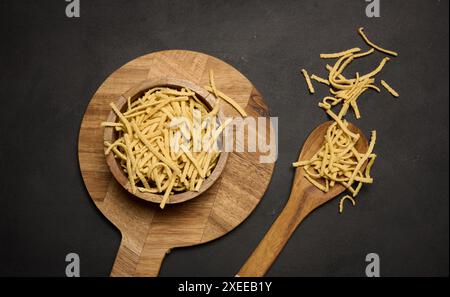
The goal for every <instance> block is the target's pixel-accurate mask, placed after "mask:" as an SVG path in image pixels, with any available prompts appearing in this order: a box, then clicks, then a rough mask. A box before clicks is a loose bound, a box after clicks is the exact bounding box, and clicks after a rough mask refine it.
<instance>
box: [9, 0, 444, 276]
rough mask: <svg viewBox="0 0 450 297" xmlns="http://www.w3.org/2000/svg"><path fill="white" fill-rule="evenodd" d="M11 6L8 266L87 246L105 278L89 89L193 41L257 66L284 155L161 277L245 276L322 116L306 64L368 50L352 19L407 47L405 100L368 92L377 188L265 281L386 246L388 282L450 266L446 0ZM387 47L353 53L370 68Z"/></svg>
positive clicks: (357, 261)
mask: <svg viewBox="0 0 450 297" xmlns="http://www.w3.org/2000/svg"><path fill="white" fill-rule="evenodd" d="M381 2H382V7H381V14H382V15H381V18H379V19H369V18H367V17H366V16H365V13H364V9H365V5H366V3H365V1H363V0H358V1H337V0H336V1H144V0H142V1H86V0H81V18H79V19H68V18H66V17H65V14H64V9H65V5H66V2H64V1H63V0H58V1H56V0H55V1H13V0H10V1H1V2H0V16H1V20H0V22H1V27H0V33H1V37H2V46H1V47H0V53H1V55H0V73H1V80H0V81H1V85H0V86H1V88H0V96H1V100H2V107H1V109H0V124H1V126H0V127H1V128H0V139H1V141H0V172H1V182H0V202H1V203H0V235H1V239H0V254H1V255H2V263H1V265H0V275H3V276H5V275H12V276H48V275H50V276H63V275H64V269H65V265H66V263H65V262H64V258H65V255H66V254H67V253H69V252H77V253H79V254H80V257H81V274H82V276H105V275H108V274H109V272H110V269H111V267H112V263H113V261H114V257H115V253H116V250H117V248H118V245H119V241H120V238H119V233H118V232H117V231H116V230H115V229H114V228H113V227H112V225H111V224H110V223H109V222H108V221H107V220H106V219H104V218H103V217H102V215H101V214H100V212H98V211H97V209H96V208H95V206H94V204H93V203H92V202H91V200H90V198H89V197H88V193H87V191H86V190H85V188H84V185H83V182H82V179H81V176H80V173H79V170H78V160H77V135H78V129H79V125H80V122H81V119H82V116H83V112H84V109H85V108H86V106H87V104H88V102H89V99H90V98H91V96H92V95H93V93H94V92H95V90H96V89H97V88H98V86H99V85H100V84H101V83H102V81H103V80H104V79H105V78H106V77H107V76H108V75H109V74H110V73H111V72H113V71H114V70H115V69H116V68H118V67H120V66H121V65H122V64H124V63H126V62H127V61H129V60H131V59H133V58H136V57H138V56H140V55H143V54H146V53H150V52H153V51H157V50H164V49H173V48H182V49H190V50H196V51H201V52H205V53H208V54H210V55H214V56H216V57H218V58H221V59H223V60H225V61H227V62H229V63H230V64H232V65H233V66H235V67H236V68H237V69H239V70H240V71H241V72H242V73H243V74H244V75H246V76H247V77H248V78H249V79H250V80H251V81H252V82H253V83H254V85H255V86H256V87H257V88H258V89H259V91H260V92H261V93H262V94H263V96H264V98H265V100H266V102H267V103H268V105H269V107H270V110H271V113H272V115H273V116H278V117H279V158H278V161H277V164H276V169H275V173H274V176H273V179H272V182H271V185H270V187H269V190H268V191H267V193H266V195H265V197H264V198H263V201H262V202H261V203H260V205H259V206H258V208H257V209H256V210H255V212H254V213H253V214H252V215H251V216H250V218H249V219H248V220H247V221H245V222H244V223H243V224H242V225H241V226H240V227H239V228H237V229H236V230H235V231H233V232H231V233H230V234H228V235H227V236H225V237H223V238H221V239H219V240H216V241H214V242H212V243H209V244H205V245H201V246H197V247H192V248H185V249H180V250H175V251H173V252H172V253H171V254H170V255H168V256H167V257H166V259H165V261H164V263H163V266H162V269H161V275H162V276H175V275H177V276H178V275H181V276H187V275H192V276H226V275H234V273H236V272H237V271H238V270H239V268H240V266H241V265H242V264H243V263H244V261H245V259H246V258H247V257H248V255H249V254H250V253H251V251H252V250H253V249H254V248H255V247H256V245H257V243H258V242H259V240H260V239H261V238H262V236H263V234H264V233H265V232H266V231H267V229H268V228H269V226H270V224H271V223H272V221H273V220H274V219H275V217H276V215H277V214H278V213H279V212H280V210H281V209H282V207H283V205H284V204H285V202H286V200H287V197H288V194H289V189H290V186H291V181H292V178H293V169H292V168H291V165H290V164H291V162H292V161H293V160H295V159H296V158H297V156H298V152H299V148H300V146H301V145H302V143H303V141H304V139H305V138H306V136H307V135H308V134H309V131H311V130H312V129H313V128H314V127H315V126H317V125H318V124H320V123H321V122H323V121H325V120H326V117H325V114H324V113H323V112H322V111H321V110H320V109H319V108H317V107H316V104H317V102H318V99H319V96H321V95H325V94H326V90H325V89H324V88H322V87H317V88H318V89H319V88H320V90H321V91H320V92H318V94H316V96H309V95H308V94H307V92H306V89H305V84H304V81H303V79H302V78H301V77H300V76H299V69H300V68H302V67H305V68H307V69H308V70H309V71H310V72H314V73H317V74H324V70H323V65H324V61H323V60H320V59H319V57H318V54H319V53H320V52H327V51H328V52H329V51H337V50H341V49H346V48H349V47H353V46H361V47H363V46H364V44H363V43H362V41H361V40H360V38H359V37H358V36H357V34H356V28H357V27H359V26H364V27H366V31H367V34H368V35H369V36H370V37H371V38H372V39H373V40H376V41H378V42H379V43H381V44H382V45H384V46H386V47H387V48H392V49H396V50H398V51H399V53H400V56H399V58H397V59H393V61H392V62H391V63H389V64H388V65H387V67H386V68H385V71H384V72H383V74H382V78H384V79H386V80H387V81H388V82H390V83H391V84H392V85H393V86H394V87H395V88H396V89H397V90H398V91H399V92H400V94H401V97H400V98H399V99H394V98H392V97H391V96H389V95H388V94H387V93H386V92H383V93H382V94H375V93H370V94H369V93H367V94H365V95H364V96H363V97H362V98H361V99H360V109H361V112H362V115H363V118H362V119H361V120H359V121H358V122H357V125H358V126H360V127H361V128H362V129H363V130H364V131H365V132H366V133H367V135H368V134H369V132H370V130H371V129H376V130H377V132H378V135H379V140H378V143H377V146H376V152H377V154H378V155H379V156H380V157H379V158H378V159H377V162H376V164H375V167H374V170H373V172H374V173H373V174H374V176H375V178H376V182H375V184H374V185H372V186H369V187H366V188H365V189H364V190H363V191H362V192H361V194H360V196H359V197H358V199H357V207H354V208H352V207H347V208H346V209H345V212H344V214H343V215H339V214H338V212H337V208H338V205H337V204H338V203H337V200H335V201H333V202H331V203H329V204H327V205H325V206H324V207H322V208H320V209H319V210H317V211H316V212H315V213H313V214H312V215H311V216H310V217H308V218H307V219H306V220H305V221H304V222H303V223H302V225H301V226H300V228H299V229H298V230H297V231H296V232H295V233H294V235H293V237H292V239H291V240H290V241H289V243H288V244H287V246H286V248H285V249H284V251H283V252H282V254H281V255H280V257H279V258H278V259H277V261H276V262H275V264H274V265H273V267H272V269H271V270H270V271H269V273H268V275H270V276H288V275H290V276H362V275H364V269H365V265H366V263H365V261H364V260H365V255H366V254H367V253H369V252H376V253H378V254H379V255H380V258H381V274H382V275H384V276H403V275H408V276H409V275H414V276H428V275H447V276H448V271H449V260H448V255H449V216H448V214H449V203H448V201H449V198H448V194H449V184H448V181H449V120H448V116H449V89H448V79H449V73H448V72H449V70H448V69H449V68H448V67H449V65H448V61H449V59H448V58H449V56H448V51H449V48H448V45H449V44H448V40H449V35H448V28H449V24H448V10H449V7H448V1H429V0H422V1H391V0H390V1H386V0H384V1H383V0H382V1H381ZM381 57H382V55H379V54H378V55H373V56H371V57H370V58H368V59H365V60H363V61H361V62H360V63H355V65H354V67H353V68H352V69H354V70H356V69H359V70H360V71H361V72H367V71H368V70H369V69H370V68H372V67H374V66H375V65H376V64H377V63H378V61H379V60H380V58H381Z"/></svg>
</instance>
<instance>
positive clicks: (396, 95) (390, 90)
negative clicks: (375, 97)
mask: <svg viewBox="0 0 450 297" xmlns="http://www.w3.org/2000/svg"><path fill="white" fill-rule="evenodd" d="M381 85H382V86H383V87H384V88H385V89H386V90H387V91H388V92H389V93H391V95H392V96H394V97H396V98H398V97H399V96H400V95H399V94H398V93H397V91H395V90H394V89H393V88H392V87H391V86H390V85H388V83H387V82H385V81H384V80H381Z"/></svg>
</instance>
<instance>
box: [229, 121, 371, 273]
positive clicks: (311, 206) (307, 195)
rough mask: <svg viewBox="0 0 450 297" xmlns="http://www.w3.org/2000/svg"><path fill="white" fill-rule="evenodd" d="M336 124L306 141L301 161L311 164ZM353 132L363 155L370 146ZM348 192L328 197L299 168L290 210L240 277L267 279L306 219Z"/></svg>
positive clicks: (332, 190)
mask: <svg viewBox="0 0 450 297" xmlns="http://www.w3.org/2000/svg"><path fill="white" fill-rule="evenodd" d="M332 123H333V122H331V121H328V122H325V123H323V124H322V125H320V126H318V127H317V128H316V129H314V131H313V132H312V133H311V134H310V135H309V137H308V139H307V140H306V141H305V143H304V145H303V148H302V151H301V153H300V156H299V159H298V160H309V159H311V158H312V157H313V155H314V154H315V153H316V152H317V151H319V149H320V148H321V147H322V145H323V143H324V135H325V134H326V131H327V129H328V127H329V126H330V125H331V124H332ZM349 129H350V130H351V131H352V132H355V133H358V134H360V135H361V138H360V139H359V141H358V142H357V144H356V145H355V147H356V149H357V150H358V151H359V152H365V151H367V149H368V142H367V139H366V138H365V137H364V134H363V133H362V132H361V131H360V130H359V129H358V128H357V127H356V126H354V125H352V124H349ZM363 169H364V168H362V170H363ZM344 190H345V188H344V186H342V185H341V184H336V185H335V186H334V187H332V188H330V191H328V192H327V193H324V192H322V191H321V190H319V189H318V188H317V187H315V186H314V185H313V184H311V183H310V182H309V181H308V180H307V179H306V178H304V170H303V167H297V169H296V171H295V177H294V182H293V184H292V189H291V194H290V196H289V200H288V202H287V204H286V206H285V207H284V209H283V210H282V212H281V214H280V215H279V216H278V218H277V219H276V220H275V222H274V223H273V224H272V226H271V227H270V229H269V231H268V232H267V233H266V235H265V236H264V238H263V239H262V240H261V242H260V243H259V244H258V246H257V247H256V249H255V250H254V251H253V253H252V254H251V255H250V257H249V258H248V259H247V261H246V262H245V264H244V265H243V266H242V268H241V269H240V270H239V272H238V274H237V276H241V277H259V276H264V275H265V274H266V272H267V271H268V270H269V268H270V267H271V266H272V264H273V262H274V261H275V259H276V258H277V257H278V255H279V254H280V252H281V251H282V250H283V248H284V246H285V245H286V243H287V242H288V240H289V238H290V237H291V236H292V233H294V231H295V229H297V227H298V225H300V223H301V222H302V221H303V219H304V218H305V217H306V216H307V215H308V214H310V213H311V212H312V211H313V210H315V209H316V208H317V207H319V206H321V205H322V204H324V203H326V202H328V201H330V200H331V199H333V198H334V197H336V196H337V195H339V194H340V193H342V192H343V191H344Z"/></svg>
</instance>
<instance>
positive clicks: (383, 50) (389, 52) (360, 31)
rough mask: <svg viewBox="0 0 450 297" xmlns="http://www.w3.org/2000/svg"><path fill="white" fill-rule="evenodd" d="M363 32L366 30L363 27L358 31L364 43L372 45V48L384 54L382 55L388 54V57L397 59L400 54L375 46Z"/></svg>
mask: <svg viewBox="0 0 450 297" xmlns="http://www.w3.org/2000/svg"><path fill="white" fill-rule="evenodd" d="M363 30H364V28H363V27H361V28H359V29H358V33H359V35H361V37H362V39H364V41H365V42H366V43H367V44H368V45H370V46H371V47H373V48H374V49H376V50H378V51H380V52H382V53H385V54H388V55H391V56H394V57H397V56H398V53H396V52H394V51H390V50H387V49H384V48H382V47H380V46H378V45H376V44H374V43H373V42H371V41H370V40H369V38H367V36H366V34H364V31H363Z"/></svg>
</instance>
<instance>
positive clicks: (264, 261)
mask: <svg viewBox="0 0 450 297" xmlns="http://www.w3.org/2000/svg"><path fill="white" fill-rule="evenodd" d="M305 193H307V192H305V191H304V188H303V187H294V188H293V191H292V192H291V196H290V198H289V201H288V202H287V204H286V206H285V207H284V209H283V211H282V212H281V214H280V215H279V216H278V218H277V219H276V220H275V222H274V223H273V224H272V226H271V227H270V229H269V231H268V232H267V233H266V235H265V236H264V238H263V239H262V240H261V242H260V243H259V244H258V246H257V247H256V249H255V250H254V251H253V253H252V254H251V256H250V257H249V258H248V259H247V261H246V262H245V264H244V265H243V266H242V268H241V269H240V270H239V272H238V274H237V275H236V276H242V277H260V276H264V275H265V274H266V272H267V271H268V270H269V268H270V266H272V263H273V262H274V261H275V259H276V258H277V256H278V255H279V254H280V252H281V250H282V249H283V248H284V246H285V245H286V243H287V241H288V240H289V238H290V237H291V235H292V233H293V232H294V231H295V229H296V228H297V226H298V225H299V224H300V223H301V221H302V220H303V219H304V218H305V217H306V216H307V215H308V214H309V213H310V212H311V211H312V210H314V208H315V207H314V205H313V204H312V203H308V199H307V197H306V196H308V195H305Z"/></svg>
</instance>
